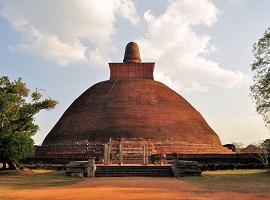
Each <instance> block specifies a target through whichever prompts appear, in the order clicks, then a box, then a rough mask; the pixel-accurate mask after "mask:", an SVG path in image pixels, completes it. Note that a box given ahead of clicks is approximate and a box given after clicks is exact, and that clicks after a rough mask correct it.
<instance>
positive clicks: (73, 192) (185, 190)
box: [7, 177, 270, 200]
mask: <svg viewBox="0 0 270 200" xmlns="http://www.w3.org/2000/svg"><path fill="white" fill-rule="evenodd" d="M7 198H10V199H19V200H37V199H38V200H43V199H44V200H45V199H46V200H74V199H76V200H85V199H93V200H94V199H95V200H97V199H101V200H114V199H115V200H116V199H117V200H129V199H130V200H135V199H136V200H139V199H143V200H148V199H149V200H150V199H151V200H152V199H155V200H163V199H164V200H165V199H181V200H210V199H211V200H236V199H237V200H269V199H270V195H268V196H266V195H258V194H248V193H245V194H243V193H236V192H211V191H209V190H206V189H205V188H204V187H202V186H200V187H199V186H195V185H193V184H190V183H187V182H184V181H183V180H181V179H175V178H142V177H135V178H133V177H129V178H93V179H90V178H89V179H85V180H83V181H82V182H79V183H77V184H74V185H70V186H65V187H50V188H41V189H34V190H29V189H27V190H25V189H24V190H17V191H14V192H13V191H12V192H10V193H8V194H7Z"/></svg>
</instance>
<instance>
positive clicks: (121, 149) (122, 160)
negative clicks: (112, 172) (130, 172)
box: [119, 141, 124, 165]
mask: <svg viewBox="0 0 270 200" xmlns="http://www.w3.org/2000/svg"><path fill="white" fill-rule="evenodd" d="M123 162H124V157H123V147H122V144H121V141H120V142H119V165H122V164H123Z"/></svg>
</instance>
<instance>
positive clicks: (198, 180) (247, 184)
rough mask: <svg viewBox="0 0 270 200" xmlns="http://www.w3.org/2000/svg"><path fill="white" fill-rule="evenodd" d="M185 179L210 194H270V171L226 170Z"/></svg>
mask: <svg viewBox="0 0 270 200" xmlns="http://www.w3.org/2000/svg"><path fill="white" fill-rule="evenodd" d="M183 179H184V180H185V181H188V182H190V183H194V184H196V185H200V186H202V187H204V188H205V189H206V190H207V191H208V192H209V191H213V192H217V191H218V192H222V191H232V192H241V193H259V194H270V189H269V188H270V171H269V170H268V171H267V170H224V171H216V172H204V173H203V176H202V177H185V178H183Z"/></svg>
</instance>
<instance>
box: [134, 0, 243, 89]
mask: <svg viewBox="0 0 270 200" xmlns="http://www.w3.org/2000/svg"><path fill="white" fill-rule="evenodd" d="M218 14H219V11H218V10H217V8H216V7H215V6H214V5H213V3H211V2H210V1H207V0H200V1H196V0H178V1H177V0H175V1H171V3H170V4H169V5H168V7H167V9H166V10H165V12H164V13H163V14H162V15H160V16H154V15H153V14H152V12H151V11H150V10H148V11H147V12H145V14H144V19H145V21H146V24H147V33H146V35H145V36H144V37H143V38H141V39H139V41H138V42H139V44H140V46H141V51H142V53H141V55H142V57H143V60H147V61H156V63H157V73H156V79H159V80H161V81H163V82H165V83H167V84H168V85H169V86H171V87H174V88H177V89H185V90H188V91H193V90H199V91H207V90H209V89H210V88H213V87H219V88H220V87H222V88H232V87H236V86H239V85H241V83H242V82H243V81H244V80H245V79H246V76H245V75H244V74H243V73H242V72H240V71H231V70H227V69H224V68H221V67H220V66H219V65H218V63H216V62H214V61H212V60H210V59H208V58H207V55H208V54H209V53H211V52H213V51H214V50H215V48H214V47H213V46H212V45H211V44H210V42H209V41H210V37H209V36H207V35H199V34H197V33H196V32H194V31H193V30H192V28H193V26H194V25H207V26H211V25H212V24H213V23H215V21H216V20H217V16H218Z"/></svg>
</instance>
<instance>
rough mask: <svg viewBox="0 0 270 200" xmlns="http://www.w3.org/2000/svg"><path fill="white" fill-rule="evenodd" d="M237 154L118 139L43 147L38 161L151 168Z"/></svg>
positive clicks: (195, 146) (184, 144) (207, 147)
mask: <svg viewBox="0 0 270 200" xmlns="http://www.w3.org/2000/svg"><path fill="white" fill-rule="evenodd" d="M185 154H186V155H190V154H192V155H200V154H234V152H232V151H231V150H230V149H228V148H225V147H223V146H221V145H211V144H192V143H187V142H181V141H176V140H175V141H173V140H167V141H159V140H152V139H144V138H116V139H112V138H111V139H110V140H109V141H107V142H106V143H104V142H98V141H97V142H87V141H80V142H77V143H72V144H57V145H51V146H40V147H37V149H36V155H35V157H36V158H39V159H53V160H57V159H61V160H63V159H65V160H67V161H70V160H85V159H89V158H95V160H96V162H97V163H104V162H105V163H110V164H111V163H112V164H118V163H120V164H148V163H155V162H160V160H162V159H163V160H164V161H165V162H166V160H167V158H168V159H170V158H172V157H173V156H176V155H185Z"/></svg>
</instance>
